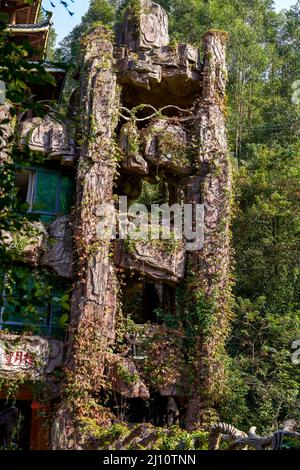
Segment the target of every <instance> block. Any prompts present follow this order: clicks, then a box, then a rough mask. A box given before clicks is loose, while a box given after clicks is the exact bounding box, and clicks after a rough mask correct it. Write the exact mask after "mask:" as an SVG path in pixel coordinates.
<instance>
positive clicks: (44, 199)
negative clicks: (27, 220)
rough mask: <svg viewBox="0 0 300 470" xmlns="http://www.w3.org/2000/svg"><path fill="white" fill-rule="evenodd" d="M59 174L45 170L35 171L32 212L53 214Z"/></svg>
mask: <svg viewBox="0 0 300 470" xmlns="http://www.w3.org/2000/svg"><path fill="white" fill-rule="evenodd" d="M58 183H59V174H58V173H52V172H48V171H45V170H38V171H37V182H36V191H35V198H34V205H33V211H35V212H48V213H51V214H55V213H56V211H57V207H56V200H57V191H58Z"/></svg>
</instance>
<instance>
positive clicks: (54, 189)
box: [15, 167, 74, 223]
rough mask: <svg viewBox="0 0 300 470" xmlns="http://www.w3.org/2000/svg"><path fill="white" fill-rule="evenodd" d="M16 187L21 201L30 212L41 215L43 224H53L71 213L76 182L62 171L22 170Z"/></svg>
mask: <svg viewBox="0 0 300 470" xmlns="http://www.w3.org/2000/svg"><path fill="white" fill-rule="evenodd" d="M15 185H16V188H17V190H18V193H17V196H18V198H19V200H20V201H21V202H22V203H23V204H27V207H28V212H31V213H35V214H39V215H40V220H41V221H42V222H45V223H51V222H53V220H54V219H55V218H56V217H58V216H59V215H65V214H69V213H70V210H71V206H72V200H73V192H74V182H73V178H72V176H71V175H70V174H67V173H64V172H63V171H62V170H61V169H59V170H51V169H47V168H41V167H36V168H28V169H27V168H21V169H20V170H18V171H17V173H16V178H15Z"/></svg>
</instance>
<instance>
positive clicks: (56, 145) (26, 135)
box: [21, 116, 75, 164]
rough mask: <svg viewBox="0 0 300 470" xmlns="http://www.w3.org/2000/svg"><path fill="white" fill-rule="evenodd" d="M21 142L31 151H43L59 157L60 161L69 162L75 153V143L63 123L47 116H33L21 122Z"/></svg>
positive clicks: (50, 155) (53, 156)
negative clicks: (42, 117)
mask: <svg viewBox="0 0 300 470" xmlns="http://www.w3.org/2000/svg"><path fill="white" fill-rule="evenodd" d="M21 143H23V144H25V143H26V144H28V145H29V148H30V149H31V150H33V151H37V152H43V153H45V154H47V155H49V157H52V158H55V159H56V158H58V159H59V158H61V160H62V163H66V164H67V163H71V162H72V161H73V159H74V155H75V143H74V140H73V139H72V138H71V137H70V135H69V132H68V128H67V126H66V125H65V124H62V123H60V122H57V121H54V120H53V119H51V118H50V117H49V116H47V117H45V118H44V119H41V118H33V119H29V120H26V121H25V122H23V123H22V124H21Z"/></svg>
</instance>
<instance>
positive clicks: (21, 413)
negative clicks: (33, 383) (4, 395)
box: [0, 400, 32, 450]
mask: <svg viewBox="0 0 300 470" xmlns="http://www.w3.org/2000/svg"><path fill="white" fill-rule="evenodd" d="M12 407H16V408H17V410H18V412H17V414H15V413H14V412H12V411H13V410H12V409H11V408H12ZM31 417H32V410H31V402H30V401H16V402H7V400H0V449H3V450H6V449H7V450H29V448H30V431H31Z"/></svg>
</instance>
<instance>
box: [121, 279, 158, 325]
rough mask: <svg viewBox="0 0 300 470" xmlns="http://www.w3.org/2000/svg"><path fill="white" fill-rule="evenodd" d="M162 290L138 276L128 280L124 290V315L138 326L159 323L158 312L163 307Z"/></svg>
mask: <svg viewBox="0 0 300 470" xmlns="http://www.w3.org/2000/svg"><path fill="white" fill-rule="evenodd" d="M161 289H162V286H161V285H159V284H151V283H149V282H145V280H143V279H138V277H137V276H135V277H134V278H133V279H131V278H128V279H127V284H126V286H125V287H124V289H123V312H124V314H125V315H126V316H127V317H129V318H130V319H131V320H133V321H134V322H135V323H136V324H144V323H154V324H156V323H159V319H158V317H157V315H156V311H157V309H159V308H160V307H161Z"/></svg>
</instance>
